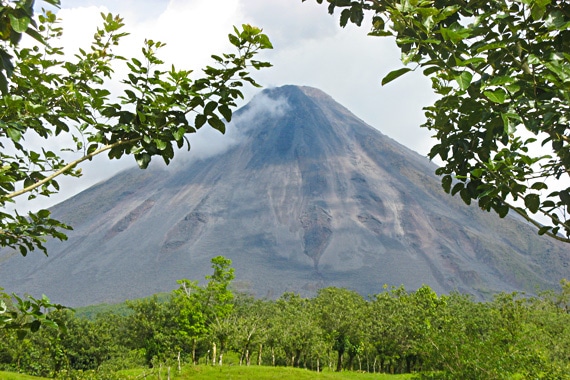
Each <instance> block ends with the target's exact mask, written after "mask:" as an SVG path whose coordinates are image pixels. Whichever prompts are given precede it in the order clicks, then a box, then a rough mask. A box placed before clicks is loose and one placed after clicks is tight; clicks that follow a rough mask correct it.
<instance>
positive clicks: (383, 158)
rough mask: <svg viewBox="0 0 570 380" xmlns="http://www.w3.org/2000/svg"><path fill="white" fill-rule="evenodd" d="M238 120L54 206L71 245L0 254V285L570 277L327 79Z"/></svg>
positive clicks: (555, 258)
mask: <svg viewBox="0 0 570 380" xmlns="http://www.w3.org/2000/svg"><path fill="white" fill-rule="evenodd" d="M234 119H235V121H234V122H232V125H231V126H230V128H235V131H236V133H237V135H236V136H238V138H235V142H234V143H233V144H232V145H231V146H230V147H229V148H227V149H226V150H225V151H223V152H220V153H218V154H217V155H214V156H210V157H208V158H203V159H193V160H188V161H187V162H182V163H178V164H176V165H174V166H173V167H166V168H159V167H156V166H154V167H151V168H149V169H147V170H139V169H137V168H133V169H130V170H126V171H123V172H121V173H119V174H117V175H115V176H114V177H112V178H111V179H109V180H107V181H104V182H102V183H99V184H97V185H95V186H93V187H91V188H89V189H88V190H86V191H83V192H81V193H79V194H78V195H76V196H74V197H73V198H70V199H68V200H66V201H64V202H62V203H60V204H58V205H57V206H54V207H53V208H52V213H53V216H54V217H55V218H56V219H59V220H62V221H64V222H66V223H68V224H70V225H72V226H73V228H74V230H73V231H70V232H69V234H68V235H69V240H68V241H65V242H59V241H50V242H48V244H47V247H48V252H49V256H48V257H45V256H44V255H42V254H41V253H39V252H38V253H35V252H34V254H30V255H28V257H25V258H24V257H20V256H19V255H18V254H17V253H15V252H12V251H8V250H3V251H2V253H1V254H0V286H4V287H5V290H6V291H10V292H12V291H14V292H18V293H24V292H27V293H30V294H33V295H41V294H42V293H45V294H47V295H48V296H49V297H50V298H51V299H52V301H55V302H59V303H63V304H65V305H69V306H81V305H88V304H93V303H100V302H117V301H122V300H125V299H128V298H135V297H142V296H148V295H150V294H153V293H156V292H162V291H169V290H171V289H174V288H176V287H177V284H176V280H178V279H182V278H188V279H195V280H199V279H203V278H204V275H205V274H207V273H210V271H211V270H210V259H211V258H212V257H214V256H218V255H223V256H225V257H228V258H230V259H231V260H232V261H233V267H234V268H235V271H236V280H235V284H234V285H235V288H236V289H237V290H240V291H245V292H249V293H252V294H254V295H256V296H258V297H269V298H272V297H278V296H280V295H281V294H282V293H283V292H286V291H290V292H296V293H299V294H301V295H303V296H311V295H314V294H315V293H316V291H317V290H318V289H319V288H322V287H326V286H337V287H345V288H349V289H353V290H356V291H358V292H359V293H361V294H363V295H368V294H375V293H378V292H381V291H382V288H383V285H384V284H387V285H390V286H392V285H393V286H399V285H404V286H405V288H406V289H410V290H414V289H417V288H418V287H420V286H422V285H423V284H426V285H429V286H430V287H431V288H432V289H434V290H435V291H437V292H439V293H448V292H451V291H459V292H464V293H470V294H473V295H475V297H476V298H478V299H486V298H489V297H490V296H491V295H492V294H494V293H496V292H500V291H515V290H517V291H521V290H522V291H527V292H535V291H536V290H537V289H547V288H553V287H556V286H557V285H558V282H559V281H560V280H561V279H562V278H570V266H569V263H570V252H569V249H568V246H567V245H565V244H563V243H559V242H557V241H553V240H551V239H548V238H545V237H540V236H538V235H537V234H536V231H535V230H534V229H533V228H531V227H530V226H528V225H527V224H525V223H524V222H522V221H520V220H518V219H516V218H512V217H506V218H504V219H500V218H499V217H498V216H496V215H494V214H489V213H487V212H485V211H482V210H480V209H479V208H477V207H476V206H467V205H465V204H464V203H462V201H461V200H460V199H458V198H456V197H451V196H449V195H448V194H445V193H444V192H443V190H442V189H441V185H440V180H439V178H438V177H437V176H435V174H434V171H435V169H436V166H435V165H434V164H432V163H431V162H430V161H429V160H427V159H426V158H425V157H422V156H420V155H418V154H417V153H415V152H413V151H411V150H410V149H408V148H406V147H404V146H402V145H400V144H399V143H397V142H395V141H394V140H392V139H390V138H389V137H387V136H385V135H383V134H382V133H380V132H379V131H378V130H377V129H374V128H372V127H371V126H369V125H367V124H365V123H364V122H363V121H361V120H360V119H358V118H357V117H356V116H354V115H353V114H352V113H351V112H350V111H348V110H347V109H346V108H344V107H343V106H341V105H340V104H338V103H337V102H335V101H334V100H333V99H332V98H331V97H329V96H328V95H326V94H325V93H323V92H322V91H320V90H318V89H315V88H310V87H299V86H283V87H279V88H273V89H267V90H264V91H262V92H261V93H260V94H258V95H257V96H256V97H254V99H253V100H252V101H251V102H250V103H249V104H248V105H246V106H245V107H243V108H241V109H240V110H239V111H237V112H236V113H235V116H234ZM180 154H184V153H182V152H180ZM189 154H190V155H192V151H191V152H190V153H189Z"/></svg>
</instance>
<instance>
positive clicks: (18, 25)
mask: <svg viewBox="0 0 570 380" xmlns="http://www.w3.org/2000/svg"><path fill="white" fill-rule="evenodd" d="M9 17H10V25H11V26H12V29H13V30H14V31H15V32H16V33H24V32H25V31H26V30H27V29H28V26H29V25H30V18H29V17H27V16H24V17H21V18H16V16H14V15H13V14H10V15H9Z"/></svg>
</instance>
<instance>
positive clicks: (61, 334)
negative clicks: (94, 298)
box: [0, 256, 570, 379]
mask: <svg viewBox="0 0 570 380" xmlns="http://www.w3.org/2000/svg"><path fill="white" fill-rule="evenodd" d="M230 265H231V261H230V260H228V259H225V258H224V257H221V256H219V257H216V258H214V259H212V268H213V274H212V275H209V276H207V277H206V279H207V283H206V284H205V285H202V286H200V285H199V284H198V283H197V282H195V281H189V280H181V281H179V282H178V283H179V285H180V286H179V288H178V289H176V290H174V291H173V292H172V293H171V294H170V297H168V298H167V299H159V298H158V297H151V298H147V299H142V300H137V301H127V303H126V306H127V307H128V308H129V309H130V313H126V314H125V313H122V314H114V313H110V312H106V313H103V314H99V315H97V316H96V317H95V318H94V319H92V320H88V319H84V318H78V317H77V316H75V315H74V314H73V312H72V311H70V310H59V311H58V310H55V311H53V312H51V313H49V315H50V317H52V318H57V319H58V320H59V321H61V322H62V324H63V325H65V326H66V330H61V329H57V328H51V327H49V326H48V325H42V327H41V328H40V329H39V331H37V332H36V333H27V334H25V335H22V334H20V335H19V334H17V333H16V330H9V329H0V370H9V371H15V372H22V373H27V374H32V375H41V376H46V377H57V376H59V377H63V378H66V377H71V378H74V377H75V378H81V376H87V374H89V376H92V377H91V378H100V379H113V378H117V377H118V378H124V377H125V376H126V374H127V372H119V371H124V370H129V369H132V368H145V369H144V371H147V372H146V373H148V372H152V373H157V371H163V372H162V373H163V376H166V372H164V371H166V370H167V369H168V368H170V370H171V371H172V372H176V371H178V367H179V366H183V365H184V364H190V365H192V364H193V365H199V367H196V368H193V369H188V371H190V370H195V371H204V372H206V371H214V372H216V371H218V372H219V373H222V372H223V371H226V370H228V371H229V370H231V369H227V368H225V367H226V366H231V367H238V368H239V367H242V368H244V367H247V366H250V367H257V366H272V367H276V366H277V367H291V368H292V367H296V368H303V369H307V370H308V373H310V374H312V375H314V376H316V373H317V372H323V371H325V372H329V373H330V372H333V371H341V372H342V373H343V374H346V375H347V376H349V375H348V373H356V372H367V373H390V374H392V373H397V374H405V373H408V374H415V375H416V376H417V377H420V378H424V379H458V378H461V379H482V378H484V379H510V378H517V377H518V378H525V379H527V378H537V379H565V378H568V374H569V373H570V282H568V281H563V282H562V289H561V291H560V292H558V293H554V292H549V293H544V294H542V295H540V296H539V297H526V296H525V295H523V294H517V293H512V294H498V295H497V296H496V297H495V299H494V300H493V301H490V302H476V301H475V300H473V298H471V297H470V296H467V295H462V294H457V293H454V294H450V295H442V296H438V295H437V294H436V293H435V292H433V291H432V290H431V289H430V288H429V287H427V286H423V287H421V288H420V289H418V290H416V291H412V292H410V291H406V290H405V289H404V288H401V287H400V288H392V289H387V290H386V291H385V292H383V293H379V294H377V295H375V296H373V297H371V298H369V299H365V298H363V297H362V296H360V295H359V294H357V293H355V292H353V291H350V290H347V289H340V288H324V289H321V290H320V291H319V292H318V295H317V296H316V297H315V298H312V299H307V298H302V297H300V296H298V295H295V294H292V293H286V294H283V295H282V296H281V297H280V298H279V299H277V300H261V299H255V298H253V297H250V296H247V295H244V294H235V293H234V292H233V291H232V290H231V288H230V285H231V281H232V279H233V277H234V273H233V268H231V266H230ZM23 331H26V330H23ZM206 366H209V367H206ZM210 367H211V368H210ZM189 368H192V367H191V366H190V367H189ZM206 368H207V369H206ZM244 370H245V369H244ZM259 370H260V371H264V370H263V369H259ZM129 371H130V370H129ZM142 371H143V370H142V369H141V370H140V371H139V370H137V371H135V372H136V373H137V374H139V375H140V374H141V372H142ZM235 371H238V370H235ZM248 371H254V370H253V369H248ZM267 371H269V370H267ZM128 373H130V372H128ZM237 373H239V371H238V372H237ZM232 376H233V375H232Z"/></svg>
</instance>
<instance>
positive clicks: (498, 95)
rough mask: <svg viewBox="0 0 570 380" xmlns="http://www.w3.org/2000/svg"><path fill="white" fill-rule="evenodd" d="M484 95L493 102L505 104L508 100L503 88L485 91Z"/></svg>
mask: <svg viewBox="0 0 570 380" xmlns="http://www.w3.org/2000/svg"><path fill="white" fill-rule="evenodd" d="M483 94H484V95H485V96H486V97H487V98H488V99H489V100H490V101H492V102H494V103H498V104H503V103H504V102H505V100H506V99H507V93H506V92H505V90H503V89H502V88H498V89H496V90H493V91H484V92H483Z"/></svg>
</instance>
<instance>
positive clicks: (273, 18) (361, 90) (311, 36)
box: [34, 0, 433, 208]
mask: <svg viewBox="0 0 570 380" xmlns="http://www.w3.org/2000/svg"><path fill="white" fill-rule="evenodd" d="M36 6H38V7H40V6H45V4H42V2H41V1H38V2H36ZM101 12H111V13H114V14H120V15H121V16H122V17H123V18H124V20H125V24H126V26H125V31H127V32H129V33H131V34H130V36H129V37H127V38H125V39H124V42H123V44H122V45H121V47H120V49H121V50H120V53H122V54H124V55H126V56H138V55H139V54H140V48H141V46H142V41H143V40H144V39H145V38H148V39H153V40H159V41H162V42H165V43H166V44H167V46H166V48H164V49H163V50H162V51H161V52H160V57H161V58H162V59H163V60H165V61H166V62H167V63H173V64H175V66H176V67H177V68H181V69H182V68H183V69H194V70H200V68H202V67H204V66H205V65H207V64H209V63H210V62H211V60H210V59H209V57H210V55H211V54H219V53H222V52H231V47H230V45H229V43H228V42H227V35H228V33H229V32H231V31H232V28H233V25H241V24H243V23H249V24H252V25H255V26H258V27H261V28H263V30H264V32H265V33H266V34H268V35H269V37H270V39H271V41H272V43H273V45H274V49H273V50H272V51H266V52H264V53H263V55H262V56H261V57H260V58H262V59H265V60H268V61H270V62H271V63H272V64H273V67H272V68H270V69H264V70H262V71H260V72H255V73H254V77H255V79H256V80H257V81H258V82H259V83H260V84H261V85H262V86H263V87H265V88H267V87H274V86H281V85H285V84H296V85H306V86H313V87H316V88H319V89H321V90H323V91H324V92H326V93H328V94H329V95H330V96H332V97H333V98H334V99H335V100H336V101H338V102H339V103H341V104H342V105H344V106H345V107H347V108H348V109H349V110H351V111H352V112H353V113H354V114H355V115H356V116H358V117H359V118H361V119H362V120H364V121H365V122H366V123H368V124H369V125H371V126H373V127H374V128H377V129H378V130H380V131H381V132H382V133H384V134H385V135H388V136H390V137H392V138H394V139H395V140H397V141H398V142H400V143H402V144H404V145H406V146H407V147H409V148H411V149H413V150H415V151H417V152H418V153H420V154H422V155H424V156H425V155H426V154H427V152H428V150H429V147H430V145H431V143H430V139H429V136H430V133H429V132H428V131H427V130H424V129H422V128H420V127H419V125H420V124H422V122H423V120H424V119H423V111H422V107H423V106H426V105H429V104H430V103H431V102H433V95H431V89H430V86H429V82H428V80H426V79H425V78H423V77H422V76H421V75H419V73H418V74H416V73H412V74H411V75H408V76H404V77H401V78H399V79H398V80H396V81H394V82H391V83H390V84H388V85H387V86H385V87H382V86H381V85H380V81H381V78H382V77H383V76H384V75H386V74H387V73H388V72H390V71H391V70H393V69H395V68H398V67H399V66H400V65H401V63H400V61H399V51H398V50H397V48H396V47H395V44H394V41H393V40H391V39H387V38H378V37H368V36H367V35H366V34H367V32H368V29H369V28H368V26H364V27H362V28H357V27H353V26H348V27H346V28H344V29H342V28H340V27H339V26H338V14H337V15H335V16H330V15H329V14H328V13H327V7H326V5H318V4H316V1H315V0H307V1H306V2H305V3H302V2H301V0H216V1H212V0H120V1H118V0H62V8H61V9H60V10H59V11H58V16H59V17H60V18H61V19H62V26H63V28H64V36H63V39H62V41H61V43H62V45H63V46H64V47H65V48H66V49H67V51H68V52H74V51H76V49H77V48H78V47H87V46H89V43H90V41H91V36H92V35H93V33H94V32H95V29H96V27H97V25H100V24H101V16H100V13H101ZM139 56H140V55H139ZM120 72H121V71H120V70H118V73H120ZM258 91H260V90H258V89H252V88H247V89H246V90H245V92H244V93H245V95H246V99H245V100H246V101H249V100H250V99H251V98H252V97H253V95H255V94H256V93H257V92H258ZM207 137H208V139H209V138H210V134H208V135H207ZM215 137H216V136H215ZM224 137H225V136H222V137H221V138H222V139H223V138H224ZM208 139H205V138H202V139H200V138H199V137H198V138H197V139H196V141H195V143H194V144H193V149H194V147H196V145H197V144H198V143H199V144H200V145H203V146H201V148H202V149H208V146H207V145H208V143H209V142H208ZM179 154H192V151H191V152H190V153H187V152H185V151H182V152H179ZM130 165H134V160H133V158H132V157H129V158H128V159H127V160H121V162H116V161H113V162H111V163H109V161H108V160H107V159H106V158H105V157H100V158H99V159H96V160H94V161H93V162H91V163H89V164H88V165H86V166H84V167H83V171H84V173H85V175H84V176H83V177H82V178H80V179H70V180H65V181H60V183H61V184H62V190H64V189H65V191H62V194H61V195H60V196H58V197H52V198H50V200H46V199H43V200H42V201H41V203H40V204H39V206H40V207H47V206H49V205H50V204H52V203H53V202H54V201H61V200H63V199H64V198H65V197H67V196H69V195H72V194H73V193H75V192H77V191H80V190H82V189H84V188H86V187H88V186H91V185H92V184H94V183H96V182H98V181H100V180H103V179H106V178H108V177H110V176H111V175H112V174H114V173H115V172H117V171H118V170H120V169H123V168H125V167H127V166H130ZM34 208H35V207H34Z"/></svg>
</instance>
